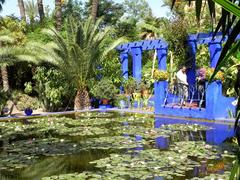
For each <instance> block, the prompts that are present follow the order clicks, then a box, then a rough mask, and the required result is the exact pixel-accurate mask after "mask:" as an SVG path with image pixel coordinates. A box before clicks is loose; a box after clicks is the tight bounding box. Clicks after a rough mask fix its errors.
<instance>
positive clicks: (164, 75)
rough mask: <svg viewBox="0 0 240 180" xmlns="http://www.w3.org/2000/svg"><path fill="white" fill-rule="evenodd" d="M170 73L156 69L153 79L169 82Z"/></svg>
mask: <svg viewBox="0 0 240 180" xmlns="http://www.w3.org/2000/svg"><path fill="white" fill-rule="evenodd" d="M168 77H169V73H168V72H167V71H163V70H158V69H155V70H154V73H153V79H154V80H156V81H166V80H168Z"/></svg>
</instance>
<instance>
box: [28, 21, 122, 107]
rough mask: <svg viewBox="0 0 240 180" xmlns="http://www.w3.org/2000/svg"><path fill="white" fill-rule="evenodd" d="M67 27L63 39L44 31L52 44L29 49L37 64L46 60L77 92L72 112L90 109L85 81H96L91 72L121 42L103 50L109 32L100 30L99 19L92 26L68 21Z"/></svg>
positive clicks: (120, 41) (117, 41)
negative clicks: (37, 59)
mask: <svg viewBox="0 0 240 180" xmlns="http://www.w3.org/2000/svg"><path fill="white" fill-rule="evenodd" d="M66 23H67V25H68V26H67V30H66V35H65V36H66V38H64V37H63V36H62V35H61V34H60V33H59V32H58V31H57V30H56V29H47V30H45V31H44V33H45V34H46V35H48V36H49V37H50V38H51V39H52V42H51V43H48V44H42V45H41V44H40V45H39V44H36V45H34V44H31V45H30V48H34V49H36V50H37V52H38V54H39V60H40V61H46V60H47V61H48V62H49V63H51V64H53V65H54V66H56V67H58V69H59V70H60V71H62V73H63V74H64V75H65V77H66V78H67V79H68V80H69V83H71V84H72V86H73V87H74V88H75V89H76V96H75V99H74V109H84V108H87V107H89V106H90V101H89V93H88V89H87V81H88V79H90V78H92V77H95V73H94V71H95V69H96V67H97V65H98V63H99V62H100V61H101V60H102V58H103V57H105V55H106V54H107V53H108V52H109V51H110V50H112V49H114V48H115V47H116V46H117V45H119V44H120V43H122V42H123V40H122V39H119V40H116V41H115V42H113V43H112V44H111V45H109V46H107V47H106V42H105V40H106V38H109V35H110V29H109V28H106V29H105V30H104V31H100V30H99V24H100V23H101V19H100V20H98V21H96V23H94V22H93V20H92V19H91V18H89V19H87V20H86V21H85V22H78V21H76V20H74V19H72V18H69V19H68V20H67V22H66ZM34 49H33V50H32V51H34ZM42 55H43V57H42Z"/></svg>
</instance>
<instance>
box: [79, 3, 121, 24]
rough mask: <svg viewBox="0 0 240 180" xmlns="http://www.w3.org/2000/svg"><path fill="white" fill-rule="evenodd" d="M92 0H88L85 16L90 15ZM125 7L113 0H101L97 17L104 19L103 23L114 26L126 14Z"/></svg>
mask: <svg viewBox="0 0 240 180" xmlns="http://www.w3.org/2000/svg"><path fill="white" fill-rule="evenodd" d="M91 5H92V1H86V3H85V7H84V12H83V14H84V16H85V17H88V15H89V14H90V10H91ZM124 11H125V10H124V7H123V5H122V4H120V3H116V2H114V1H113V0H99V2H98V11H97V17H101V18H102V19H103V21H102V25H104V26H112V25H115V24H116V23H117V22H118V21H119V19H120V18H121V17H122V16H123V14H124Z"/></svg>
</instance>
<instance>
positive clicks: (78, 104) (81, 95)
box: [74, 88, 90, 110]
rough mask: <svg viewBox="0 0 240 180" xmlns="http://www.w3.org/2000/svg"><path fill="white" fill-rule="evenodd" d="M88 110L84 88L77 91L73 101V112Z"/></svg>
mask: <svg viewBox="0 0 240 180" xmlns="http://www.w3.org/2000/svg"><path fill="white" fill-rule="evenodd" d="M86 108H90V100H89V94H88V91H87V89H86V88H83V89H81V90H80V89H79V90H78V91H77V94H76V96H75V100H74V110H81V109H86Z"/></svg>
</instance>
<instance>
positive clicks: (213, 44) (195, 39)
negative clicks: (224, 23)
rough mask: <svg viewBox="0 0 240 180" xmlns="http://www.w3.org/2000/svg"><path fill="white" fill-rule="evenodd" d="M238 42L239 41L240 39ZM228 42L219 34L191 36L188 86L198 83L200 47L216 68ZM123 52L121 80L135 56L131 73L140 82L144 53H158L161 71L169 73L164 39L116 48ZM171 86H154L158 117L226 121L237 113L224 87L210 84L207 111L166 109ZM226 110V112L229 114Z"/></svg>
mask: <svg viewBox="0 0 240 180" xmlns="http://www.w3.org/2000/svg"><path fill="white" fill-rule="evenodd" d="M237 39H240V36H238V38H237ZM226 40H227V37H225V38H223V37H222V34H221V33H218V34H217V35H216V36H215V37H214V38H213V34H212V33H198V34H190V35H189V36H188V39H187V45H188V57H189V59H190V66H189V67H188V70H187V80H188V83H189V85H195V83H196V52H197V46H198V45H200V44H207V45H208V49H209V54H210V67H211V68H215V67H216V65H217V62H218V59H219V57H220V54H221V50H222V43H224V42H225V41H226ZM117 50H118V51H119V52H120V60H121V64H122V76H123V78H124V79H128V59H129V56H130V55H131V56H132V61H133V62H132V63H133V66H132V68H133V69H132V71H133V77H134V78H135V79H136V80H138V81H141V78H142V53H143V51H147V50H156V51H157V58H158V69H159V70H167V63H166V60H167V52H168V44H167V42H166V41H165V40H163V39H156V40H143V41H138V42H131V43H127V44H123V45H120V46H118V47H117ZM167 87H168V82H166V81H161V82H155V85H154V101H155V113H156V114H163V115H173V116H184V117H192V118H206V119H219V118H221V119H222V118H227V116H228V111H233V112H235V107H234V106H233V105H232V103H231V102H232V101H234V98H227V97H224V96H222V84H221V83H220V82H214V83H211V84H208V86H207V89H206V108H204V109H202V108H199V109H197V108H196V109H192V108H179V107H176V108H172V107H167V106H165V104H164V102H165V101H166V89H167ZM226 109H227V110H226Z"/></svg>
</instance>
